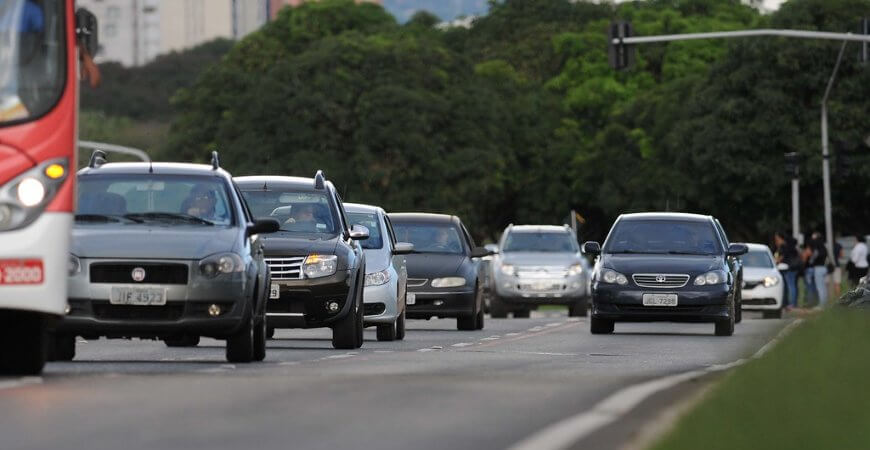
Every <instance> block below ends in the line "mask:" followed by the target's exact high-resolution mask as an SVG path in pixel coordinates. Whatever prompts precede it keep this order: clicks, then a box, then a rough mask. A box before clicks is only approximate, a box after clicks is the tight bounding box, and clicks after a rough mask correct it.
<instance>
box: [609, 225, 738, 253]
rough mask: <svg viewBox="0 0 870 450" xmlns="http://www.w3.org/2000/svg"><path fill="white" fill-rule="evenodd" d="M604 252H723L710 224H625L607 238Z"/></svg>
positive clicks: (616, 228)
mask: <svg viewBox="0 0 870 450" xmlns="http://www.w3.org/2000/svg"><path fill="white" fill-rule="evenodd" d="M604 252H605V253H650V254H668V253H670V254H686V255H715V254H718V253H720V252H721V248H720V245H719V241H718V239H717V237H716V233H715V231H714V230H713V226H712V225H711V224H710V223H708V222H701V221H679V220H623V221H620V222H619V223H618V224H617V225H616V227H615V228H614V230H613V231H612V232H611V233H610V236H608V238H607V242H606V243H605V248H604Z"/></svg>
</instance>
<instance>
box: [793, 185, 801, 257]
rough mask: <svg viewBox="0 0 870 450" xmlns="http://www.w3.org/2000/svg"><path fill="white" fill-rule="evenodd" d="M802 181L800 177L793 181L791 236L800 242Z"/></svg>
mask: <svg viewBox="0 0 870 450" xmlns="http://www.w3.org/2000/svg"><path fill="white" fill-rule="evenodd" d="M800 205H801V181H800V179H799V178H798V177H792V179H791V230H792V231H791V234H792V236H793V237H794V239H795V240H796V241H798V242H800V241H801V210H800Z"/></svg>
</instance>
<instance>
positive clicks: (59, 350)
mask: <svg viewBox="0 0 870 450" xmlns="http://www.w3.org/2000/svg"><path fill="white" fill-rule="evenodd" d="M48 344H49V345H50V346H51V348H50V350H49V355H48V359H49V360H50V361H72V360H73V359H75V357H76V337H75V336H71V335H66V334H57V335H54V336H53V338H50V339H49V342H48Z"/></svg>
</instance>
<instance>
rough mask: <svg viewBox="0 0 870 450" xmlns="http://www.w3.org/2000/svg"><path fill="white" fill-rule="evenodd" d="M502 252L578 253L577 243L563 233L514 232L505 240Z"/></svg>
mask: <svg viewBox="0 0 870 450" xmlns="http://www.w3.org/2000/svg"><path fill="white" fill-rule="evenodd" d="M502 251H504V252H505V253H509V252H553V253H558V252H569V253H574V252H578V251H579V247H578V246H577V241H576V240H575V239H572V238H571V235H570V234H568V233H564V232H526V231H514V232H511V233H510V234H508V236H507V238H506V239H505V242H504V246H503V249H502Z"/></svg>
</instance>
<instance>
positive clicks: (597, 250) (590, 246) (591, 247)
mask: <svg viewBox="0 0 870 450" xmlns="http://www.w3.org/2000/svg"><path fill="white" fill-rule="evenodd" d="M583 253H588V254H590V255H596V256H597V255H600V254H601V244H599V243H597V242H595V241H588V242H586V243H584V244H583Z"/></svg>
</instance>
